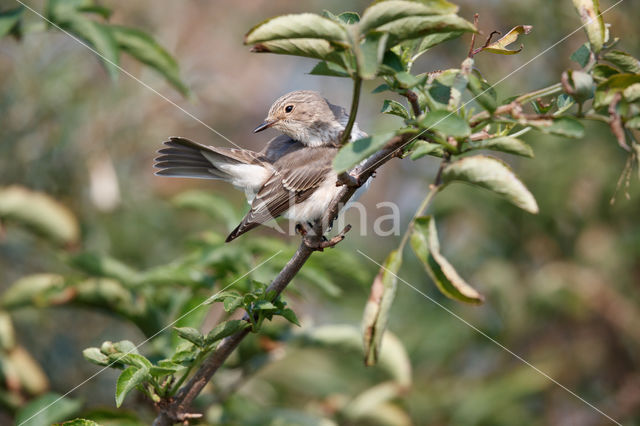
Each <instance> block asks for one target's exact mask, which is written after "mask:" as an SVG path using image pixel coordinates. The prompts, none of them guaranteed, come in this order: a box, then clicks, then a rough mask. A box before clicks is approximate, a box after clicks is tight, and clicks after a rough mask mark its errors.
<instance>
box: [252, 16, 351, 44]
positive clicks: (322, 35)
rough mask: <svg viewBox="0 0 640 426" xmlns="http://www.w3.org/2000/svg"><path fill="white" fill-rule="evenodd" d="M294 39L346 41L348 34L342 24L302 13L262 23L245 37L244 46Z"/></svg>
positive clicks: (278, 17)
mask: <svg viewBox="0 0 640 426" xmlns="http://www.w3.org/2000/svg"><path fill="white" fill-rule="evenodd" d="M294 38H317V39H323V40H333V41H344V40H347V34H346V31H345V30H344V28H343V27H342V26H341V25H340V24H338V23H336V22H334V21H332V20H331V19H327V18H323V17H322V16H320V15H316V14H314V13H300V14H292V15H282V16H277V17H275V18H271V19H267V20H266V21H264V22H261V23H260V24H258V25H256V26H255V27H253V28H252V29H251V30H249V32H248V33H247V34H246V35H245V36H244V44H256V43H262V42H266V41H271V40H282V39H294Z"/></svg>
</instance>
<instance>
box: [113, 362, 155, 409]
mask: <svg viewBox="0 0 640 426" xmlns="http://www.w3.org/2000/svg"><path fill="white" fill-rule="evenodd" d="M149 379H151V375H150V374H149V369H148V368H146V367H145V368H137V367H133V366H131V367H128V368H127V369H126V370H124V371H123V372H122V373H121V374H120V377H118V381H117V382H116V406H117V407H120V406H121V405H122V402H123V401H124V398H125V396H127V394H128V393H129V392H131V390H133V389H134V388H135V387H136V386H138V385H141V384H143V383H144V382H145V381H147V380H149Z"/></svg>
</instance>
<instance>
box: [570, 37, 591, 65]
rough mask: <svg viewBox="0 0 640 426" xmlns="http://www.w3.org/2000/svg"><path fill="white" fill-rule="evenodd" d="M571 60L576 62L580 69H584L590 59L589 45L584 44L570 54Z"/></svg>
mask: <svg viewBox="0 0 640 426" xmlns="http://www.w3.org/2000/svg"><path fill="white" fill-rule="evenodd" d="M570 58H571V60H572V61H574V62H577V63H578V64H579V65H580V66H581V67H582V68H584V67H586V66H587V64H588V63H589V59H590V58H591V50H590V49H589V43H585V44H583V45H582V46H580V47H579V48H578V50H576V51H575V52H573V53H572V54H571V57H570Z"/></svg>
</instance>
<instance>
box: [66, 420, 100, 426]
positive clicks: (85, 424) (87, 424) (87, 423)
mask: <svg viewBox="0 0 640 426" xmlns="http://www.w3.org/2000/svg"><path fill="white" fill-rule="evenodd" d="M60 426H100V424H99V423H96V422H94V421H93V420H87V419H73V420H70V421H68V422H64V423H60Z"/></svg>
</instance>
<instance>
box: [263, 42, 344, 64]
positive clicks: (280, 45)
mask: <svg viewBox="0 0 640 426" xmlns="http://www.w3.org/2000/svg"><path fill="white" fill-rule="evenodd" d="M251 51H252V52H255V53H276V54H280V55H294V56H303V57H306V58H316V59H322V60H328V61H331V62H335V63H338V64H342V62H343V60H342V59H340V56H339V55H337V54H336V52H337V51H338V49H336V46H334V45H333V44H331V43H329V42H328V41H326V40H321V39H317V38H296V39H283V40H273V41H265V42H263V43H257V44H255V45H254V46H253V47H252V48H251Z"/></svg>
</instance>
